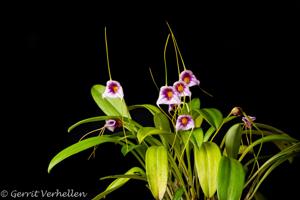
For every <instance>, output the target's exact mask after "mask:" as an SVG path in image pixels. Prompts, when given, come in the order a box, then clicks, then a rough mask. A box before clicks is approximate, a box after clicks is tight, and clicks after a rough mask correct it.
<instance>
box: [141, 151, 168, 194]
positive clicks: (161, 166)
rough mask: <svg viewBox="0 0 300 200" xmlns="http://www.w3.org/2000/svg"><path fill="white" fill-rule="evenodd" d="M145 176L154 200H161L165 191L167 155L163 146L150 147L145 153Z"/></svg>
mask: <svg viewBox="0 0 300 200" xmlns="http://www.w3.org/2000/svg"><path fill="white" fill-rule="evenodd" d="M145 163H146V175H147V180H148V184H149V188H150V190H151V192H152V195H153V196H154V198H155V199H156V200H161V199H162V198H163V197H164V194H165V192H166V189H167V182H168V173H169V169H168V153H167V150H166V149H165V147H164V146H151V147H149V148H148V150H147V152H146V160H145Z"/></svg>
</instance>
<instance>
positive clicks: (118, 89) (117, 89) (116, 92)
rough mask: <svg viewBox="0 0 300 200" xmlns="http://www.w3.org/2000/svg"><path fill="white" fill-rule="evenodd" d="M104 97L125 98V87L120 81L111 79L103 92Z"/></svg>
mask: <svg viewBox="0 0 300 200" xmlns="http://www.w3.org/2000/svg"><path fill="white" fill-rule="evenodd" d="M102 97H103V98H123V97H124V93H123V88H122V86H121V84H120V83H119V82H118V81H113V80H109V81H107V82H106V88H105V91H104V92H103V94H102Z"/></svg>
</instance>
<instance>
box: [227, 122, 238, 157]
mask: <svg viewBox="0 0 300 200" xmlns="http://www.w3.org/2000/svg"><path fill="white" fill-rule="evenodd" d="M241 138H242V126H241V124H234V125H233V126H231V127H230V128H229V130H228V131H227V133H226V135H225V148H226V153H227V155H228V156H229V157H231V158H237V155H238V153H239V149H240V143H241Z"/></svg>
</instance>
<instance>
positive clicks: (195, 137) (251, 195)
mask: <svg viewBox="0 0 300 200" xmlns="http://www.w3.org/2000/svg"><path fill="white" fill-rule="evenodd" d="M167 25H168V24H167ZM168 28H169V32H170V33H169V34H168V37H167V39H166V43H165V46H164V62H165V81H166V82H165V85H164V86H162V87H160V90H159V94H158V99H157V101H156V105H153V104H139V105H131V106H127V105H126V102H125V98H124V93H123V89H122V86H121V84H120V83H119V82H118V81H115V80H113V79H112V77H111V72H110V66H109V57H108V45H107V36H106V29H105V45H106V55H107V66H108V74H109V78H110V80H108V81H107V83H106V86H104V85H100V84H98V85H94V86H93V87H92V89H91V94H92V97H93V99H94V100H95V102H96V104H97V105H98V106H99V108H100V109H101V110H102V112H103V113H104V114H105V115H103V116H96V117H91V118H88V119H84V120H81V121H79V122H77V123H75V124H74V125H72V126H71V127H70V128H69V129H68V131H69V132H70V131H72V130H73V129H74V128H76V127H78V126H79V125H82V124H85V123H91V122H98V124H99V126H101V127H100V128H99V129H96V130H92V131H90V132H88V133H86V134H84V135H83V136H82V138H81V139H80V140H79V141H78V142H77V143H75V144H73V145H71V146H69V147H67V148H65V149H63V150H62V151H61V152H59V153H58V154H57V155H56V156H54V157H53V159H52V160H51V162H50V164H49V167H48V172H50V171H51V169H52V168H53V167H54V166H55V165H57V164H58V163H60V162H61V161H63V160H65V159H66V158H68V157H70V156H72V155H74V154H77V153H79V152H81V151H84V150H87V149H90V148H94V149H93V151H92V154H91V156H95V150H96V147H98V146H100V145H101V144H103V143H114V144H118V145H120V146H121V147H122V148H121V153H122V154H123V156H126V155H127V154H129V153H130V154H132V155H133V156H134V157H135V158H136V159H137V161H138V162H139V164H140V165H139V166H133V167H132V168H131V169H128V171H126V172H125V173H124V174H118V175H110V176H107V177H103V178H102V179H108V178H111V179H114V180H113V181H112V182H111V184H110V185H108V186H107V188H106V189H104V190H103V191H102V192H101V193H100V194H98V195H97V196H95V197H94V199H102V198H104V197H106V196H107V195H109V194H110V193H111V192H113V191H115V190H116V189H119V188H120V187H121V186H123V185H124V184H126V183H127V182H128V181H129V180H132V179H137V180H140V181H143V182H142V184H145V185H146V186H147V187H148V188H149V190H150V191H151V193H152V195H153V197H154V199H156V200H161V199H166V200H180V199H186V200H194V199H206V200H208V199H219V200H239V199H259V198H260V196H261V194H260V193H259V191H258V189H259V187H260V185H261V184H262V182H263V181H264V180H265V179H266V178H267V176H268V175H269V174H270V173H271V172H272V171H273V170H274V169H275V168H276V167H277V166H278V165H280V164H281V163H283V162H286V161H288V162H292V160H293V157H295V156H296V155H297V154H298V153H299V151H300V143H299V141H298V140H297V139H295V138H293V137H291V136H289V135H288V134H287V133H285V132H284V131H282V130H279V129H277V128H275V127H273V126H270V125H267V124H263V123H258V122H255V121H256V118H255V117H252V116H249V115H247V114H246V113H245V112H244V111H243V110H242V108H240V107H234V108H233V109H232V110H230V111H229V112H228V114H227V115H226V116H223V114H222V113H221V112H220V110H218V109H216V108H202V107H201V103H200V99H199V98H197V97H192V89H194V88H192V87H194V86H198V87H199V88H200V86H199V85H200V81H199V79H198V78H197V77H196V75H195V74H194V73H193V72H192V71H191V70H188V69H187V68H186V66H185V64H184V61H183V58H182V54H181V52H180V49H179V47H178V44H177V42H176V39H175V36H174V33H173V32H172V30H171V28H170V26H169V25H168ZM170 38H171V40H172V43H173V46H174V50H175V56H176V63H177V69H178V80H176V81H175V82H174V84H172V85H168V81H167V65H166V49H167V45H168V44H169V40H170ZM150 73H151V70H150ZM151 76H152V78H153V74H152V73H151ZM153 81H154V78H153ZM154 83H155V85H157V84H156V82H155V81H154ZM195 89H196V87H195ZM201 90H202V89H201ZM166 105H167V106H168V107H165V106H166ZM134 109H145V112H150V113H151V114H152V116H153V124H154V126H153V127H149V126H143V122H140V121H139V119H134V118H133V117H132V116H131V114H130V112H131V111H132V110H134ZM108 131H109V132H112V133H111V134H108ZM92 134H96V135H95V136H91V135H92ZM269 145H275V146H276V147H277V149H278V151H276V152H273V153H271V154H270V152H268V150H266V149H268V147H269Z"/></svg>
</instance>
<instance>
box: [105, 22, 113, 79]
mask: <svg viewBox="0 0 300 200" xmlns="http://www.w3.org/2000/svg"><path fill="white" fill-rule="evenodd" d="M104 34H105V50H106V62H107V70H108V76H109V79H110V80H112V78H111V73H110V66H109V58H108V45H107V35H106V27H105V28H104Z"/></svg>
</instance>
